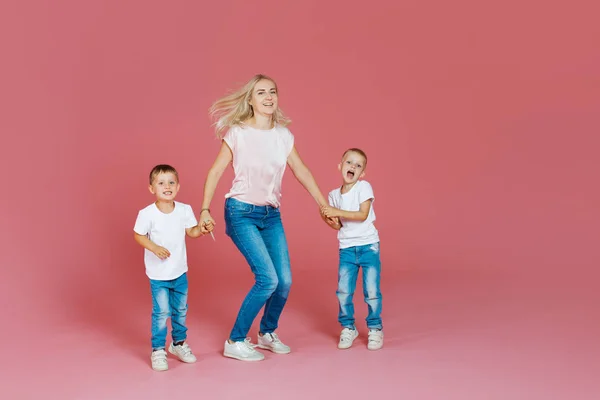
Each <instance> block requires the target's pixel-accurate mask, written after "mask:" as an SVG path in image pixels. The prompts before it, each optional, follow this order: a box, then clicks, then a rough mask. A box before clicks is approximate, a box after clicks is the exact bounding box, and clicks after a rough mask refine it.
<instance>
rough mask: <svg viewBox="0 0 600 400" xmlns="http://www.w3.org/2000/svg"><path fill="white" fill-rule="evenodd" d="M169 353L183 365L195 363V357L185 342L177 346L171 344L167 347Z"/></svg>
mask: <svg viewBox="0 0 600 400" xmlns="http://www.w3.org/2000/svg"><path fill="white" fill-rule="evenodd" d="M169 353H171V354H173V355H174V356H176V357H177V358H179V359H180V360H181V361H183V362H184V363H195V362H196V356H195V355H194V353H192V349H190V346H188V344H187V343H186V342H183V343H182V344H180V345H179V346H175V344H173V343H171V345H170V346H169Z"/></svg>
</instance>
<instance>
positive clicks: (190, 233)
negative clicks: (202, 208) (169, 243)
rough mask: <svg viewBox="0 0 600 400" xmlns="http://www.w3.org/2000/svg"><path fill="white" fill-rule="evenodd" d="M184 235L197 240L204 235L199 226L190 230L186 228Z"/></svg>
mask: <svg viewBox="0 0 600 400" xmlns="http://www.w3.org/2000/svg"><path fill="white" fill-rule="evenodd" d="M185 233H186V234H187V235H188V236H189V237H192V238H197V237H200V236H202V235H204V233H202V228H201V227H200V225H196V226H193V227H191V228H186V229H185Z"/></svg>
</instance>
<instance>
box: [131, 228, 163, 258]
mask: <svg viewBox="0 0 600 400" xmlns="http://www.w3.org/2000/svg"><path fill="white" fill-rule="evenodd" d="M133 238H134V239H135V241H136V242H138V244H139V245H140V246H142V247H143V248H145V249H147V250H150V251H151V252H153V253H154V254H156V257H158V258H160V259H161V260H164V259H165V258H168V257H170V256H171V253H169V250H167V249H165V248H164V247H161V246H158V245H157V244H156V243H154V242H153V241H152V240H150V239H148V236H146V235H140V234H139V233H137V232H135V231H134V232H133Z"/></svg>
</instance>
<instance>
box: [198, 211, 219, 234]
mask: <svg viewBox="0 0 600 400" xmlns="http://www.w3.org/2000/svg"><path fill="white" fill-rule="evenodd" d="M199 220H200V227H201V228H202V233H203V234H206V233H209V232H212V231H213V229H215V225H216V223H215V220H214V219H213V218H212V217H211V215H210V212H209V211H208V210H205V211H203V212H201V213H200V218H199Z"/></svg>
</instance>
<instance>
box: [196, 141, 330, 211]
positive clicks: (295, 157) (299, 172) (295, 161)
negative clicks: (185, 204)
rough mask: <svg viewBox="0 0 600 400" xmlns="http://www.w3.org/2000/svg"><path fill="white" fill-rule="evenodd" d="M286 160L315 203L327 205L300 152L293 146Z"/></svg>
mask: <svg viewBox="0 0 600 400" xmlns="http://www.w3.org/2000/svg"><path fill="white" fill-rule="evenodd" d="M287 162H288V165H289V166H290V169H291V170H292V172H293V173H294V176H295V177H296V179H298V182H300V184H301V185H302V186H304V188H305V189H306V190H307V191H308V193H310V195H311V196H312V197H313V199H315V201H316V202H317V204H318V205H319V206H326V205H328V203H327V200H326V199H325V196H323V193H321V189H319V185H317V181H315V178H314V177H313V175H312V173H311V172H310V170H309V169H308V167H307V166H306V164H304V162H303V161H302V159H301V158H300V154H298V151H297V150H296V147H295V146H294V147H293V148H292V152H291V153H290V155H289V156H288V159H287ZM203 208H204V207H203Z"/></svg>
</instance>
